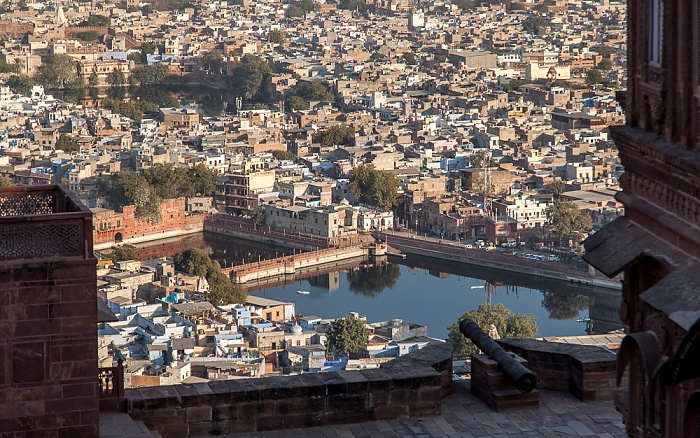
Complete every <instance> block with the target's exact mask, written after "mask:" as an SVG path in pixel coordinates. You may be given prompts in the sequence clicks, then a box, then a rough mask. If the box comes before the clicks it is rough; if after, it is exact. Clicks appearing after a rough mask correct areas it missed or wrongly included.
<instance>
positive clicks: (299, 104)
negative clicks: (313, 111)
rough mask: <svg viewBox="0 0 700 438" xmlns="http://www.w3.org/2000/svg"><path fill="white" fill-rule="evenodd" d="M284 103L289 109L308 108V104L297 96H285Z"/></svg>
mask: <svg viewBox="0 0 700 438" xmlns="http://www.w3.org/2000/svg"><path fill="white" fill-rule="evenodd" d="M286 105H287V109H288V110H290V111H297V110H307V109H309V104H308V103H306V101H305V100H304V99H302V98H301V97H299V96H289V97H288V98H287V102H286Z"/></svg>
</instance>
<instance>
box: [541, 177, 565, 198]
mask: <svg viewBox="0 0 700 438" xmlns="http://www.w3.org/2000/svg"><path fill="white" fill-rule="evenodd" d="M545 188H546V189H547V190H549V193H551V194H553V195H554V197H555V198H559V195H561V194H562V193H564V190H566V184H564V181H562V180H556V181H552V182H551V183H549V184H547V185H546V186H545Z"/></svg>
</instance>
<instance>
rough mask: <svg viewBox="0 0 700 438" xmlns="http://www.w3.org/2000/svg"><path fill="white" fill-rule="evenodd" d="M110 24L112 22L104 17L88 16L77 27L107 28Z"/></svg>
mask: <svg viewBox="0 0 700 438" xmlns="http://www.w3.org/2000/svg"><path fill="white" fill-rule="evenodd" d="M111 23H112V20H110V18H109V17H105V16H104V15H90V16H89V17H87V18H86V19H85V20H83V21H82V22H80V24H78V26H90V27H108V26H109V25H110V24H111Z"/></svg>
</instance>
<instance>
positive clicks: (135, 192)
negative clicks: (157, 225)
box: [103, 170, 161, 222]
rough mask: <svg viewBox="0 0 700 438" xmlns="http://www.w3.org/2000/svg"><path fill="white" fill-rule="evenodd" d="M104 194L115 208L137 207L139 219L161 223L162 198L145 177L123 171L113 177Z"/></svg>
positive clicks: (104, 188) (104, 189) (106, 185)
mask: <svg viewBox="0 0 700 438" xmlns="http://www.w3.org/2000/svg"><path fill="white" fill-rule="evenodd" d="M103 192H104V193H105V194H106V196H107V198H108V199H109V201H110V202H111V203H112V204H113V205H114V206H115V207H117V208H121V207H124V206H126V205H135V206H136V216H137V217H139V218H142V219H148V220H151V221H153V222H160V221H161V212H160V202H161V198H160V197H159V196H158V194H157V193H156V191H155V189H154V188H153V187H152V186H151V185H150V184H148V181H146V179H145V178H144V177H143V176H141V175H137V174H134V173H131V172H130V171H128V170H122V171H120V172H117V173H115V174H113V175H112V177H111V178H110V179H109V181H108V182H107V183H106V184H105V186H104V187H103Z"/></svg>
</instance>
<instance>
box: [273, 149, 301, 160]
mask: <svg viewBox="0 0 700 438" xmlns="http://www.w3.org/2000/svg"><path fill="white" fill-rule="evenodd" d="M268 152H270V153H271V154H272V156H273V157H275V158H276V159H278V160H290V161H296V159H297V156H296V154H295V153H294V152H292V151H279V150H275V151H268Z"/></svg>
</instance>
